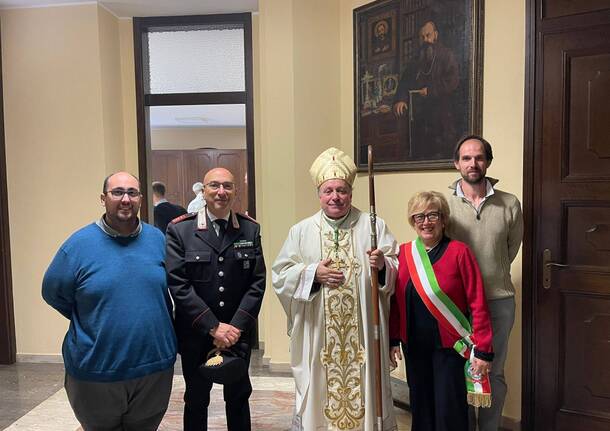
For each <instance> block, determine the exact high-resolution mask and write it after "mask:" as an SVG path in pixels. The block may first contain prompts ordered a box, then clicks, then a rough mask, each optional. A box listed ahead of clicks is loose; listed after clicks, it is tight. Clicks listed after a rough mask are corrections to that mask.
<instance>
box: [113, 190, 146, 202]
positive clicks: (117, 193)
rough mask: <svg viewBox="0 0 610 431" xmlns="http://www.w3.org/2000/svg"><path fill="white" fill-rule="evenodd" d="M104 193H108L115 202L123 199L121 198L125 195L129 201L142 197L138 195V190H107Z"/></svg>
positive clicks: (140, 194)
mask: <svg viewBox="0 0 610 431" xmlns="http://www.w3.org/2000/svg"><path fill="white" fill-rule="evenodd" d="M106 193H110V196H111V197H112V199H116V200H118V199H123V196H125V195H127V196H128V197H129V199H131V200H135V199H139V198H140V196H142V193H140V190H138V189H127V190H125V189H112V190H107V191H106Z"/></svg>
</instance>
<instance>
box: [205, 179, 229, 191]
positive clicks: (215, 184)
mask: <svg viewBox="0 0 610 431" xmlns="http://www.w3.org/2000/svg"><path fill="white" fill-rule="evenodd" d="M220 186H222V188H223V189H225V190H226V191H228V192H230V191H231V190H233V189H235V183H232V182H230V181H225V182H224V183H219V182H218V181H210V182H209V183H207V184H204V185H203V187H209V188H210V189H211V190H214V191H216V190H218V189H220Z"/></svg>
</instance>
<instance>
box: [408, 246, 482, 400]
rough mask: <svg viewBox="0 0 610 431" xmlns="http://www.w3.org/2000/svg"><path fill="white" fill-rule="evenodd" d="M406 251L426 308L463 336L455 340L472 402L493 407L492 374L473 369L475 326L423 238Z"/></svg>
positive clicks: (417, 288) (454, 331) (437, 318)
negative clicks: (446, 288) (440, 277)
mask: <svg viewBox="0 0 610 431" xmlns="http://www.w3.org/2000/svg"><path fill="white" fill-rule="evenodd" d="M405 251H406V260H407V266H408V267H409V274H410V275H411V280H412V281H413V285H414V286H415V289H416V290H417V293H418V294H419V296H420V297H421V299H422V301H423V302H424V304H425V305H426V308H428V311H430V313H431V314H432V316H434V318H435V319H436V320H437V321H438V323H439V325H441V326H442V327H443V328H444V329H445V330H446V331H449V332H450V333H452V334H454V335H457V336H458V337H459V338H460V339H459V340H458V341H456V342H455V344H454V346H453V348H454V349H455V350H456V351H457V352H458V353H459V354H460V355H462V356H463V357H464V358H466V364H465V365H464V375H465V378H466V390H467V392H468V396H467V399H468V404H470V405H472V406H475V407H491V386H490V383H489V376H488V375H485V376H482V375H479V374H473V373H472V372H471V371H470V362H471V361H472V358H473V357H474V347H475V346H474V344H473V342H472V338H471V336H472V327H471V325H470V322H469V321H468V319H466V316H464V314H463V313H462V311H461V310H460V309H459V308H458V307H457V306H456V305H455V303H454V302H453V301H452V300H451V298H449V296H447V294H446V293H445V292H443V291H442V290H441V288H440V286H439V284H438V281H437V279H436V275H435V274H434V268H433V267H432V263H431V262H430V257H429V256H428V253H426V249H425V247H424V244H423V243H422V241H421V239H420V238H417V239H416V240H415V241H412V242H411V243H410V245H409V244H407V246H406V247H405Z"/></svg>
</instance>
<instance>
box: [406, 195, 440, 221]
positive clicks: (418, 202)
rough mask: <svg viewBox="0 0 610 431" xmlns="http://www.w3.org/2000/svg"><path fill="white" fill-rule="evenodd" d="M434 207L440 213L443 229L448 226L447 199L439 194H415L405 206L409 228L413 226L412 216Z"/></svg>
mask: <svg viewBox="0 0 610 431" xmlns="http://www.w3.org/2000/svg"><path fill="white" fill-rule="evenodd" d="M430 206H434V207H437V208H438V210H439V211H440V213H441V221H442V222H443V224H444V225H445V228H446V227H447V225H448V224H449V214H450V211H449V204H448V203H447V199H445V196H443V195H442V194H441V193H439V192H435V191H429V192H417V193H415V194H414V195H413V196H412V197H411V199H409V203H408V204H407V216H408V217H409V224H410V225H411V227H413V226H415V222H414V221H413V215H415V214H419V213H421V212H423V211H424V210H425V209H426V208H428V207H430Z"/></svg>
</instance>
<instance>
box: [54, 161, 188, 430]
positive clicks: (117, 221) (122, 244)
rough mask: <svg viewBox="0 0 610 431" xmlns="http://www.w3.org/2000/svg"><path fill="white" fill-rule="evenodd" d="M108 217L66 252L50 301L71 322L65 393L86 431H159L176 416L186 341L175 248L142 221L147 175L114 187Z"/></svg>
mask: <svg viewBox="0 0 610 431" xmlns="http://www.w3.org/2000/svg"><path fill="white" fill-rule="evenodd" d="M102 191H103V192H102V195H101V201H102V203H103V205H104V206H105V208H106V213H105V214H104V215H103V216H102V217H101V218H100V219H99V220H98V221H97V222H95V223H91V224H89V225H87V226H85V227H84V228H82V229H80V230H78V231H77V232H75V233H74V234H72V236H70V238H68V240H67V241H66V242H65V243H64V244H63V245H62V246H61V247H60V249H59V251H58V252H57V254H56V255H55V258H54V259H53V261H52V262H51V265H50V266H49V268H48V269H47V272H46V273H45V276H44V279H43V283H42V296H43V298H44V299H45V301H46V302H47V303H48V304H49V305H51V306H52V307H53V308H55V309H56V310H57V311H59V312H60V313H61V314H62V315H63V316H65V317H66V318H67V319H68V320H69V321H70V327H69V329H68V333H67V334H66V337H65V339H64V342H63V347H62V352H63V357H64V363H65V367H66V379H65V388H66V392H67V394H68V399H69V400H70V404H71V405H72V408H73V410H74V413H75V415H76V418H77V419H78V420H79V422H80V423H81V424H82V426H83V429H84V430H85V431H114V430H123V431H131V430H133V431H136V430H137V431H148V430H150V431H153V430H156V429H157V427H158V426H159V423H160V422H161V419H162V418H163V415H164V414H165V411H166V410H167V405H168V402H169V396H170V393H171V388H172V378H173V372H174V362H175V360H176V337H175V334H174V331H173V327H172V320H171V315H170V310H171V302H170V300H169V296H168V291H167V282H166V275H165V269H164V259H165V241H164V237H163V234H162V233H161V231H159V230H158V229H156V228H154V227H152V226H150V225H148V224H145V223H141V222H140V220H139V219H138V216H137V214H138V210H139V209H140V203H141V198H142V195H141V193H140V183H139V181H138V179H137V178H135V177H134V176H133V175H131V174H129V173H127V172H117V173H115V174H113V175H110V176H109V177H108V178H106V180H104V186H103V190H102Z"/></svg>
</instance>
